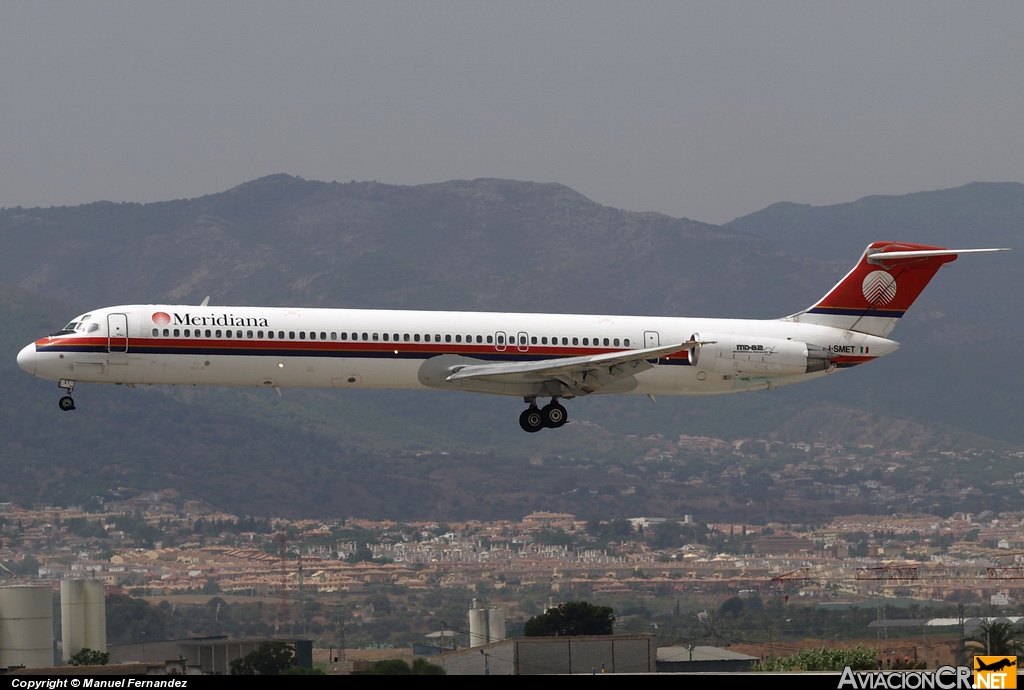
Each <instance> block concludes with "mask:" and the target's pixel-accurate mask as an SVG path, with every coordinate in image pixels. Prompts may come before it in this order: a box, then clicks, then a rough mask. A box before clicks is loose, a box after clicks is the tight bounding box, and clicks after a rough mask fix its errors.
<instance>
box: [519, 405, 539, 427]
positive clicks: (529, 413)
mask: <svg viewBox="0 0 1024 690" xmlns="http://www.w3.org/2000/svg"><path fill="white" fill-rule="evenodd" d="M519 426H520V427H522V429H523V431H526V432H528V433H531V434H535V433H537V432H538V431H540V430H541V429H543V428H544V415H543V414H541V411H540V410H538V409H537V408H536V407H532V406H531V407H528V408H526V409H525V410H523V413H522V414H521V415H519Z"/></svg>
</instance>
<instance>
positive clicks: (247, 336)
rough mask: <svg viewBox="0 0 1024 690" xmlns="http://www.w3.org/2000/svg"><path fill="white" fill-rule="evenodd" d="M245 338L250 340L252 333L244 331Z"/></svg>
mask: <svg viewBox="0 0 1024 690" xmlns="http://www.w3.org/2000/svg"><path fill="white" fill-rule="evenodd" d="M245 337H246V338H248V339H249V340H252V331H246V332H245Z"/></svg>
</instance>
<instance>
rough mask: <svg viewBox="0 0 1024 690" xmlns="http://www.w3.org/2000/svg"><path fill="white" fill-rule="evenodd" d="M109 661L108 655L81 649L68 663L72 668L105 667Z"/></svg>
mask: <svg viewBox="0 0 1024 690" xmlns="http://www.w3.org/2000/svg"><path fill="white" fill-rule="evenodd" d="M109 661H110V654H109V653H107V652H99V651H96V650H95V649H89V648H88V647H83V648H82V649H81V650H79V651H78V653H77V654H75V655H74V656H73V657H71V658H70V659H68V663H69V664H71V665H72V666H106V665H107V663H108V662H109Z"/></svg>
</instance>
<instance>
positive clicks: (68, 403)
mask: <svg viewBox="0 0 1024 690" xmlns="http://www.w3.org/2000/svg"><path fill="white" fill-rule="evenodd" d="M57 405H59V406H60V409H62V410H64V411H65V412H70V411H71V410H73V409H75V399H74V398H72V397H71V396H70V395H65V396H64V397H63V398H61V399H60V400H58V401H57Z"/></svg>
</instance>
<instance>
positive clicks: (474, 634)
mask: <svg viewBox="0 0 1024 690" xmlns="http://www.w3.org/2000/svg"><path fill="white" fill-rule="evenodd" d="M485 644H487V612H486V611H484V610H483V609H478V608H475V607H474V608H471V609H470V610H469V646H470V647H479V646H481V645H485Z"/></svg>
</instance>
